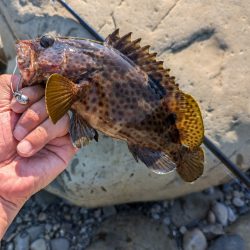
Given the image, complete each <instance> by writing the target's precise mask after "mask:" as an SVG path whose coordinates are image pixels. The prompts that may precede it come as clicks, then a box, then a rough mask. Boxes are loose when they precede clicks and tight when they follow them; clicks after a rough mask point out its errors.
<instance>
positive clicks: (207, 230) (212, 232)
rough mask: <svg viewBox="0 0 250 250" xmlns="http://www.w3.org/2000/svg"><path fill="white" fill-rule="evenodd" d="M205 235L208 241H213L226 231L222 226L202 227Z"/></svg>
mask: <svg viewBox="0 0 250 250" xmlns="http://www.w3.org/2000/svg"><path fill="white" fill-rule="evenodd" d="M202 231H203V233H204V234H205V235H206V236H207V238H208V239H212V238H214V237H215V236H218V235H222V234H224V229H223V226H222V225H221V224H218V223H217V224H212V225H206V226H204V227H202Z"/></svg>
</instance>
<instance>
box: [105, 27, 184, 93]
mask: <svg viewBox="0 0 250 250" xmlns="http://www.w3.org/2000/svg"><path fill="white" fill-rule="evenodd" d="M131 35H132V33H131V32H130V33H128V34H126V35H124V36H122V37H120V36H119V29H116V30H115V31H114V32H113V33H112V34H110V35H109V36H108V37H107V38H106V39H105V44H106V45H108V46H111V47H113V48H114V49H116V50H118V51H119V52H120V53H122V54H123V55H125V56H126V57H127V58H129V59H130V60H131V61H132V62H134V63H135V64H136V65H138V66H139V67H140V68H141V69H142V70H143V71H144V72H146V73H147V74H148V76H149V77H150V78H151V79H152V80H154V81H157V82H158V83H160V84H161V85H162V86H164V87H165V88H166V89H167V90H170V91H175V90H178V89H179V88H178V84H176V83H175V80H174V78H173V77H171V76H170V75H169V71H170V70H169V69H164V67H163V61H157V60H156V56H157V53H150V52H149V48H150V46H149V45H146V46H143V47H141V45H140V41H141V38H138V39H136V40H134V41H132V40H131Z"/></svg>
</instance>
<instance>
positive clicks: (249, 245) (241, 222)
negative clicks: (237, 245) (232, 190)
mask: <svg viewBox="0 0 250 250" xmlns="http://www.w3.org/2000/svg"><path fill="white" fill-rule="evenodd" d="M249 221H250V212H248V213H247V214H246V215H243V216H241V217H240V218H239V219H237V220H236V221H235V222H234V223H233V224H232V225H230V226H229V227H228V228H227V229H226V231H227V232H228V233H230V234H238V235H239V236H241V238H242V239H243V240H244V242H245V249H250V237H249V232H250V223H249ZM237 250H238V249H237Z"/></svg>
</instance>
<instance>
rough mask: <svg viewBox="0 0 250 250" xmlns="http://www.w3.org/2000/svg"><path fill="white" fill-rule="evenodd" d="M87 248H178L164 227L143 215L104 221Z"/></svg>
mask: <svg viewBox="0 0 250 250" xmlns="http://www.w3.org/2000/svg"><path fill="white" fill-rule="evenodd" d="M92 242H93V243H92V244H91V245H90V246H89V247H88V248H87V250H115V249H131V250H132V249H133V250H148V249H154V250H165V249H168V250H176V249H178V248H177V245H176V242H175V240H173V239H170V238H169V237H168V236H167V235H166V232H165V230H164V227H163V226H162V225H161V224H160V223H158V222H156V221H153V220H151V219H148V218H146V217H143V216H141V215H124V216H122V215H119V216H114V217H110V218H109V219H108V220H106V221H104V222H103V224H102V225H101V226H100V228H99V229H98V232H97V233H96V236H95V237H94V239H93V241H92Z"/></svg>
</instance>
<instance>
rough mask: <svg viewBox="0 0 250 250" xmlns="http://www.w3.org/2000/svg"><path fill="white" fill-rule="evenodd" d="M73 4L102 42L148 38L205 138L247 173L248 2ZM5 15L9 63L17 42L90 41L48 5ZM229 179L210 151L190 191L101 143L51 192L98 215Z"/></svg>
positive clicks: (25, 5)
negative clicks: (103, 208)
mask: <svg viewBox="0 0 250 250" xmlns="http://www.w3.org/2000/svg"><path fill="white" fill-rule="evenodd" d="M67 2H68V3H70V4H71V5H72V7H74V8H75V9H76V10H77V11H78V13H80V14H81V15H82V16H83V17H85V18H86V20H88V21H89V22H90V23H91V24H92V25H93V27H96V28H97V30H99V31H100V33H101V34H102V35H103V36H106V35H107V34H108V33H110V32H111V31H113V30H114V28H116V27H119V28H120V30H121V33H122V34H125V33H126V32H128V31H133V32H134V37H135V38H137V37H142V38H143V44H152V45H153V49H154V50H155V51H157V52H159V55H160V57H161V59H164V61H165V65H166V66H167V67H170V68H171V69H172V74H173V75H175V76H176V77H177V81H178V82H179V83H180V85H181V87H182V88H183V89H184V90H185V91H187V92H189V93H191V94H192V95H193V96H194V97H195V98H196V99H197V100H198V101H199V102H200V105H201V108H202V113H203V117H204V123H205V128H206V134H207V135H208V136H209V137H211V138H212V139H213V140H214V142H215V143H216V144H217V145H218V146H219V147H220V148H221V149H222V150H223V151H224V152H225V154H226V155H228V156H230V158H231V159H232V160H233V161H235V162H237V164H238V165H239V166H240V167H241V168H242V169H246V168H247V167H249V162H250V155H249V151H250V133H249V132H250V102H249V92H250V85H249V81H250V73H249V67H248V65H249V64H250V50H249V36H250V14H249V13H250V2H249V1H246V0H244V1H240V2H238V1H237V2H236V1H234V0H229V1H228V0H222V1H215V0H212V1H207V2H206V1H189V0H170V1H164V0H154V1H153V0H149V1H147V2H146V3H145V2H144V1H133V0H119V1H115V0H106V1H105V4H104V3H103V2H102V1H83V0H82V1H74V0H69V1H67ZM222 9H223V11H221V10H222ZM0 13H1V15H0V19H1V20H0V21H1V26H0V32H1V37H2V40H3V44H4V52H5V55H6V56H7V57H8V58H11V57H14V56H15V51H14V49H13V45H14V38H15V37H17V38H30V37H36V36H38V35H41V34H43V33H45V32H57V33H59V34H61V35H66V36H68V35H70V36H86V34H87V33H86V32H85V31H84V29H82V27H81V26H80V25H78V24H77V23H76V22H75V21H74V20H73V19H72V17H71V16H70V15H69V14H68V13H67V12H66V11H65V10H64V9H63V8H62V7H61V6H60V5H59V4H58V3H55V4H54V5H53V4H51V1H50V0H46V1H38V0H31V1H24V0H23V1H18V0H13V1H9V0H2V1H0ZM187 13H190V14H189V15H187ZM4 23H8V26H6V25H4ZM230 176H232V175H231V174H229V173H228V171H227V170H226V169H225V167H224V166H223V165H222V164H220V163H219V162H218V160H217V159H215V158H214V156H212V154H211V153H209V152H208V151H206V167H205V173H204V175H203V176H202V177H201V178H200V179H199V180H197V181H196V182H195V183H194V184H188V183H184V182H183V181H182V180H180V178H179V177H178V176H177V174H176V173H171V174H169V175H165V176H159V175H156V174H154V173H151V172H150V171H149V170H148V169H147V168H146V167H145V166H144V165H143V164H136V163H135V161H134V159H133V158H132V156H131V155H130V153H129V152H128V149H127V146H126V145H125V143H122V142H119V141H116V140H113V139H111V138H107V137H104V136H101V138H100V141H99V142H98V143H91V145H89V146H87V147H85V148H84V149H83V150H81V151H80V152H79V153H78V154H77V155H76V157H75V158H74V159H73V161H72V163H71V164H70V165H69V167H68V168H67V170H66V171H65V172H64V173H63V174H62V175H60V177H58V178H57V180H56V181H55V182H54V183H52V184H51V185H50V186H49V187H48V188H47V189H48V190H49V191H51V192H53V193H55V194H58V195H60V196H62V197H64V198H66V199H68V200H70V201H71V202H73V203H75V204H79V205H82V206H89V207H94V206H100V205H110V204H115V203H123V202H132V201H144V200H157V199H163V198H172V197H176V196H180V195H183V194H186V193H190V192H193V191H198V190H201V189H203V188H205V187H208V186H212V185H216V184H218V183H221V182H223V181H225V180H226V179H228V178H229V177H230Z"/></svg>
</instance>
